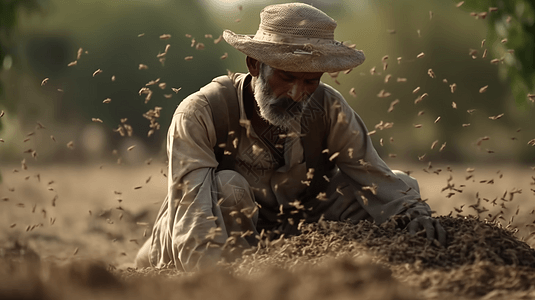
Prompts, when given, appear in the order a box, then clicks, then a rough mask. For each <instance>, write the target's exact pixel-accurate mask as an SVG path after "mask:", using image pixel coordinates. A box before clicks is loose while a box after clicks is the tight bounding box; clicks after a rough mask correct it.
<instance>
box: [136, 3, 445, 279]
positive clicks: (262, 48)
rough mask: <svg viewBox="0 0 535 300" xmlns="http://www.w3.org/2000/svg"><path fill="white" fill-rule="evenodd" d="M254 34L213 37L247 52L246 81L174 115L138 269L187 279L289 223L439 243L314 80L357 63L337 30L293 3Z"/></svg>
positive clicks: (419, 209) (356, 122)
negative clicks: (371, 229) (394, 231)
mask: <svg viewBox="0 0 535 300" xmlns="http://www.w3.org/2000/svg"><path fill="white" fill-rule="evenodd" d="M260 17H261V23H260V27H259V29H258V31H257V32H256V34H255V35H254V37H253V36H247V35H238V34H235V33H233V32H231V31H229V30H226V31H225V32H224V34H223V37H224V39H225V40H226V41H227V42H228V43H229V44H230V45H232V46H233V47H235V48H236V49H238V50H239V51H241V52H243V53H244V54H246V55H247V58H246V62H247V67H248V69H249V73H247V74H232V75H229V76H222V77H218V78H216V79H214V81H213V82H212V83H210V84H208V85H206V86H205V87H203V88H202V89H201V90H200V91H199V92H196V93H194V94H192V95H190V96H189V97H187V98H186V99H185V100H184V101H182V103H180V105H179V106H178V108H177V110H176V112H175V114H174V116H173V120H172V122H171V126H170V128H169V132H168V139H167V150H168V157H169V175H168V180H169V183H168V195H167V198H166V199H165V201H164V203H163V205H162V207H161V209H160V211H159V213H158V217H157V219H156V222H155V225H154V229H153V232H152V236H151V237H150V238H149V239H148V241H147V242H146V243H145V244H144V245H143V247H142V248H141V250H140V251H139V253H138V256H137V258H136V265H137V266H138V267H148V266H153V267H163V266H173V265H174V266H175V267H176V268H178V269H181V270H184V271H192V270H196V269H199V268H202V267H205V266H210V265H213V264H215V263H216V262H217V261H218V260H220V259H221V258H222V257H225V256H228V255H230V254H232V253H233V252H239V251H237V249H244V248H248V247H251V246H254V245H256V243H257V241H258V239H259V238H262V237H263V236H264V235H268V236H271V237H274V236H279V235H282V234H285V235H286V236H288V235H291V234H298V233H299V223H300V222H316V221H318V220H319V219H320V218H323V219H325V220H336V221H347V222H350V223H353V224H355V223H357V222H359V221H361V220H365V219H366V220H374V221H375V222H376V223H383V222H385V221H386V220H387V219H389V218H391V217H392V216H396V215H400V216H404V217H405V218H406V219H408V220H410V222H409V223H408V226H407V228H408V230H409V232H411V233H416V232H417V231H419V230H421V229H425V231H426V234H427V237H428V238H429V239H435V238H436V239H438V241H439V242H440V243H441V244H443V245H444V244H445V239H446V234H445V231H444V229H443V228H442V226H441V225H440V223H439V222H438V220H436V219H434V218H432V217H431V209H430V208H429V206H428V205H427V204H426V203H425V202H422V201H421V198H420V194H419V188H418V183H417V182H416V180H415V179H414V178H412V177H410V176H408V175H407V174H405V173H403V172H400V171H392V170H390V168H389V167H388V166H387V165H386V164H385V163H384V162H383V160H382V159H381V158H380V157H379V156H378V154H377V152H376V151H375V149H374V147H373V145H372V142H371V139H370V137H369V136H368V131H367V129H366V127H365V125H364V124H363V122H362V120H361V118H360V117H359V116H358V115H357V114H356V113H355V112H354V111H353V109H352V108H351V107H350V106H349V105H348V103H347V102H346V101H345V99H344V98H343V97H342V95H341V94H340V93H339V92H337V91H336V90H335V89H333V88H332V87H330V86H328V85H326V84H324V83H322V82H321V81H320V79H321V76H322V74H323V73H324V72H339V71H344V70H349V69H352V68H355V67H357V66H358V65H360V64H362V62H363V61H364V54H363V53H362V52H361V51H359V50H354V49H351V48H349V47H347V46H345V45H344V44H342V43H340V42H338V41H335V40H334V29H335V28H336V22H335V21H334V20H333V19H331V18H330V17H329V16H327V15H326V14H325V13H323V12H322V11H320V10H318V9H316V8H314V7H312V6H309V5H306V4H300V3H289V4H281V5H272V6H268V7H266V8H264V9H263V10H262V12H261V14H260Z"/></svg>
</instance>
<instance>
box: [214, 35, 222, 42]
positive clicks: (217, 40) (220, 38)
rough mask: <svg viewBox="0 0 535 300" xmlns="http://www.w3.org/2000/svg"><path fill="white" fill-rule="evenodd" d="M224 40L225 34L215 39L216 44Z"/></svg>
mask: <svg viewBox="0 0 535 300" xmlns="http://www.w3.org/2000/svg"><path fill="white" fill-rule="evenodd" d="M222 40H223V36H222V35H220V36H219V37H218V38H217V39H215V40H214V44H219V42H221V41H222Z"/></svg>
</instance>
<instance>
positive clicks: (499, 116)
mask: <svg viewBox="0 0 535 300" xmlns="http://www.w3.org/2000/svg"><path fill="white" fill-rule="evenodd" d="M504 115H505V113H502V114H499V115H496V116H490V117H489V119H491V120H498V119H500V118H501V117H503V116H504Z"/></svg>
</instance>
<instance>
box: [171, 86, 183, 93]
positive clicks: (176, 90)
mask: <svg viewBox="0 0 535 300" xmlns="http://www.w3.org/2000/svg"><path fill="white" fill-rule="evenodd" d="M171 89H172V90H173V92H175V94H178V91H180V90H181V89H182V88H181V87H180V88H178V89H177V88H171Z"/></svg>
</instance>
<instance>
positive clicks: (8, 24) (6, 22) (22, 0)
mask: <svg viewBox="0 0 535 300" xmlns="http://www.w3.org/2000/svg"><path fill="white" fill-rule="evenodd" d="M21 7H24V8H26V9H28V10H38V7H39V5H38V3H37V1H35V0H3V1H0V63H1V64H0V70H2V69H9V68H11V65H12V64H13V57H12V56H11V55H9V54H10V53H9V50H8V49H9V44H10V43H9V38H10V35H11V31H12V30H13V29H14V28H15V26H16V24H17V12H18V10H19V9H20V8H21ZM2 95H3V88H2V83H1V82H0V99H1V98H2ZM14 105H15V103H14V102H13V103H8V102H7V101H2V102H1V105H0V107H5V108H6V109H11V110H12V108H13V107H12V106H14ZM1 130H2V119H0V131H1ZM0 182H2V174H0Z"/></svg>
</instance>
